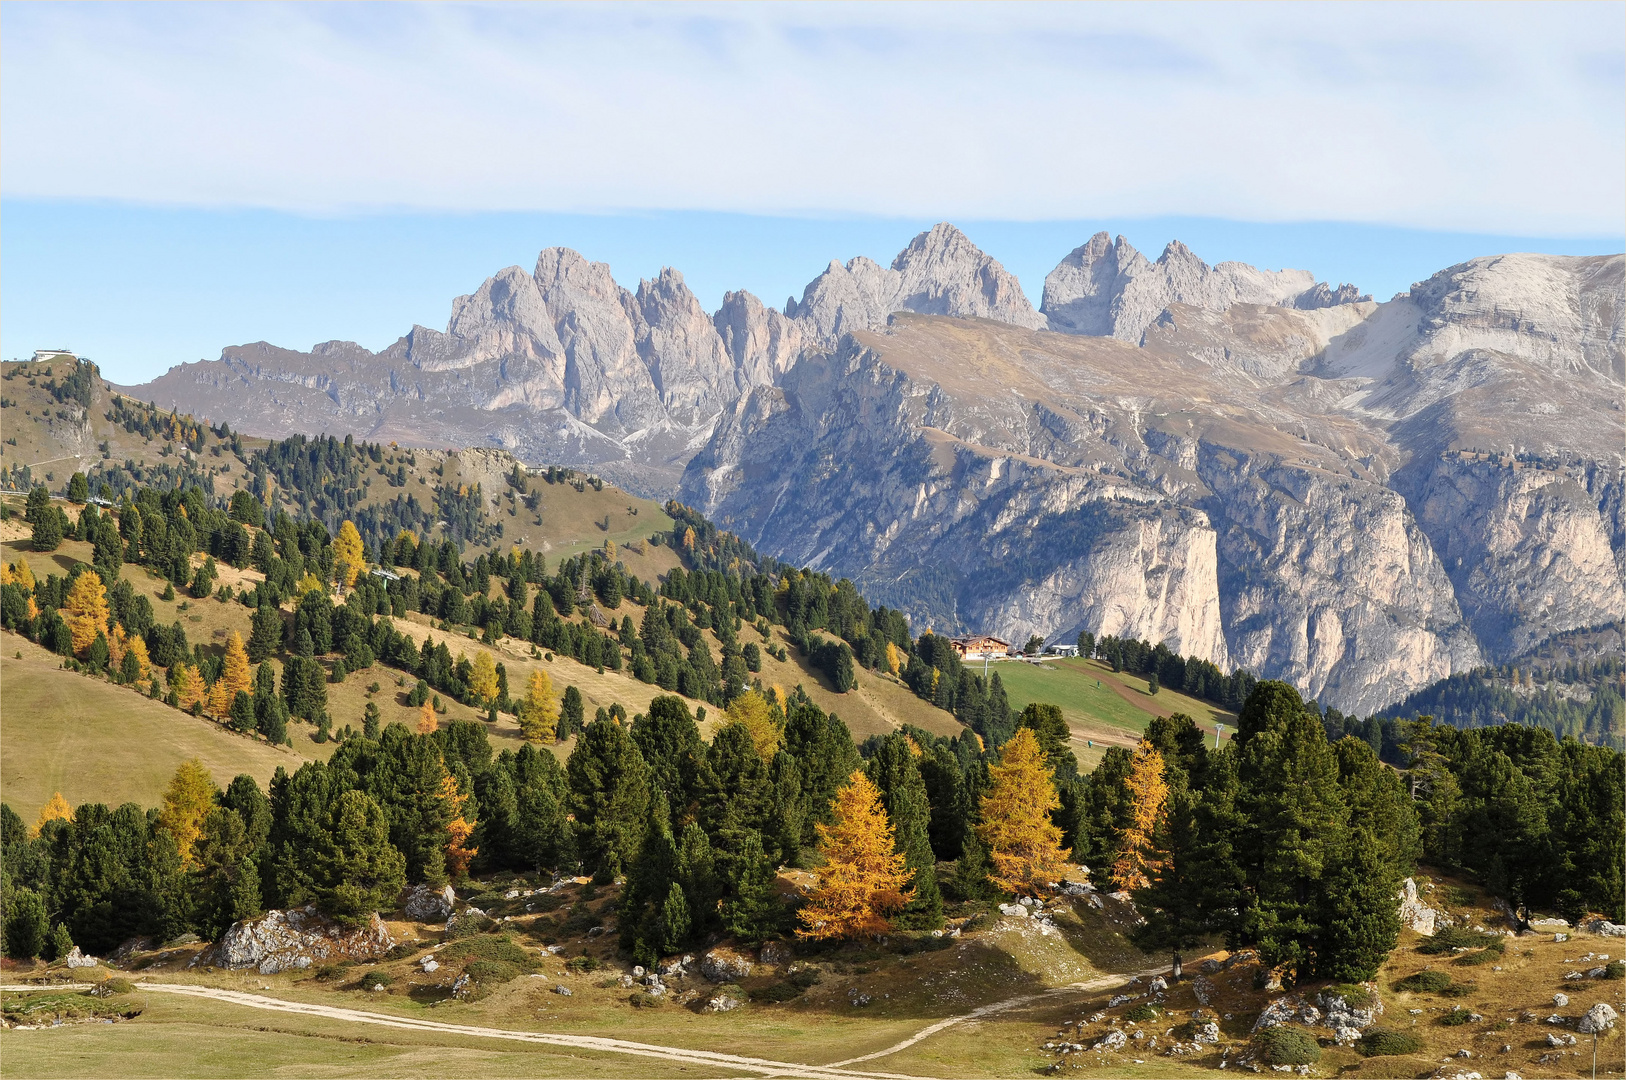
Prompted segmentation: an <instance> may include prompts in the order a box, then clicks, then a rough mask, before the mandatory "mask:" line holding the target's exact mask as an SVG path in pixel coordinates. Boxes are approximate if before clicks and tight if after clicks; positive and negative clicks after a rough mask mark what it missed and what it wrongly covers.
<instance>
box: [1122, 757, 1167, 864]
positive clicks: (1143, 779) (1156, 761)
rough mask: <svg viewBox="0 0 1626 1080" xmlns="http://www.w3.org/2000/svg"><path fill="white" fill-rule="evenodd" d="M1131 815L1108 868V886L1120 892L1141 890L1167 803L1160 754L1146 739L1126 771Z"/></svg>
mask: <svg viewBox="0 0 1626 1080" xmlns="http://www.w3.org/2000/svg"><path fill="white" fill-rule="evenodd" d="M1129 796H1130V799H1131V805H1132V810H1131V816H1130V822H1129V828H1127V829H1125V830H1124V833H1123V837H1122V839H1121V840H1120V842H1119V850H1118V860H1117V861H1116V862H1115V863H1113V866H1112V883H1113V884H1114V885H1116V886H1118V888H1120V889H1144V888H1146V887H1147V886H1148V885H1150V884H1151V880H1150V878H1149V877H1148V876H1147V875H1148V873H1149V872H1150V871H1152V870H1155V869H1156V867H1157V857H1156V839H1157V837H1156V834H1157V829H1158V826H1159V824H1160V823H1161V822H1162V819H1163V809H1164V807H1165V806H1166V805H1167V803H1168V799H1169V786H1168V784H1167V783H1166V782H1165V781H1164V779H1163V755H1162V754H1160V753H1158V752H1157V750H1156V748H1155V747H1153V746H1152V744H1151V743H1150V742H1149V741H1147V740H1146V739H1142V740H1141V741H1140V745H1139V746H1138V747H1136V749H1135V760H1134V764H1133V765H1132V766H1131V767H1130V770H1129Z"/></svg>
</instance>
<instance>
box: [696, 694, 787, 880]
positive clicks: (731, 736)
mask: <svg viewBox="0 0 1626 1080" xmlns="http://www.w3.org/2000/svg"><path fill="white" fill-rule="evenodd" d="M698 787H699V795H700V798H699V806H700V822H701V824H702V826H704V828H705V830H706V833H707V834H708V835H709V836H710V837H711V838H712V841H713V843H714V844H715V845H716V848H717V861H718V863H719V866H720V868H721V870H722V873H723V875H724V877H726V878H728V879H729V880H734V879H735V878H736V877H737V876H738V868H737V866H736V865H735V864H736V861H737V860H738V859H739V858H740V857H741V852H742V851H743V850H744V846H743V845H744V843H745V839H746V837H747V836H748V835H755V836H756V837H757V838H758V842H759V843H761V842H762V840H763V835H762V834H763V831H764V830H765V829H767V828H768V827H769V819H770V817H771V815H772V813H773V795H774V792H773V780H772V777H771V776H770V775H769V770H768V765H767V763H766V762H764V761H763V760H762V757H761V755H759V754H758V753H757V749H756V744H755V743H754V742H753V741H752V739H751V733H750V731H748V730H747V729H746V728H745V726H744V725H742V724H725V725H723V726H722V727H721V728H719V729H718V730H717V733H716V734H715V735H713V736H712V739H711V746H710V748H709V749H708V750H707V751H706V759H705V765H704V768H703V769H702V771H701V774H700V778H699V782H698ZM769 839H770V842H771V838H769ZM771 854H777V851H775V852H773V853H771Z"/></svg>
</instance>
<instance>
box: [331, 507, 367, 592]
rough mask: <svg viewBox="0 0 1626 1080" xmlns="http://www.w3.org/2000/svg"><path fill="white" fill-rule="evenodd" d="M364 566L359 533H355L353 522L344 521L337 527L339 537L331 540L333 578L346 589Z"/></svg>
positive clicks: (354, 580)
mask: <svg viewBox="0 0 1626 1080" xmlns="http://www.w3.org/2000/svg"><path fill="white" fill-rule="evenodd" d="M366 565H367V560H366V556H365V554H364V553H363V549H362V546H361V533H359V532H357V531H356V525H355V522H353V521H346V522H345V523H344V524H343V525H340V526H339V535H338V536H336V537H334V538H333V573H334V576H335V577H337V578H338V579H339V582H340V584H342V585H343V586H344V587H345V588H347V589H348V588H350V587H351V586H352V585H354V584H355V583H356V576H357V575H359V574H360V573H361V571H362V568H363V567H365V566H366Z"/></svg>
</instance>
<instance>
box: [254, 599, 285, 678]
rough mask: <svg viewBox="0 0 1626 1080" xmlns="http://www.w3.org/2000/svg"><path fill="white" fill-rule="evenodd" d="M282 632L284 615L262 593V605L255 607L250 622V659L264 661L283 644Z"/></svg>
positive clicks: (256, 661)
mask: <svg viewBox="0 0 1626 1080" xmlns="http://www.w3.org/2000/svg"><path fill="white" fill-rule="evenodd" d="M282 633H283V631H282V615H281V613H279V612H278V611H277V609H276V608H275V607H273V606H272V605H271V603H270V601H269V599H267V598H266V597H265V594H263V593H262V594H261V603H260V606H259V607H257V608H255V609H254V615H253V617H252V618H251V620H250V623H249V635H248V658H249V660H251V661H252V662H254V663H256V664H260V663H264V662H265V661H266V660H267V659H268V658H270V656H271V655H272V654H273V653H275V652H276V651H277V649H279V648H280V647H281V646H282Z"/></svg>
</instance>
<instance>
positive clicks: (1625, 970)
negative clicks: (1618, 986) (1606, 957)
mask: <svg viewBox="0 0 1626 1080" xmlns="http://www.w3.org/2000/svg"><path fill="white" fill-rule="evenodd" d="M1603 977H1604V978H1606V979H1626V964H1623V963H1621V962H1620V961H1619V960H1611V961H1609V963H1607V964H1605V965H1604V968H1603Z"/></svg>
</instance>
